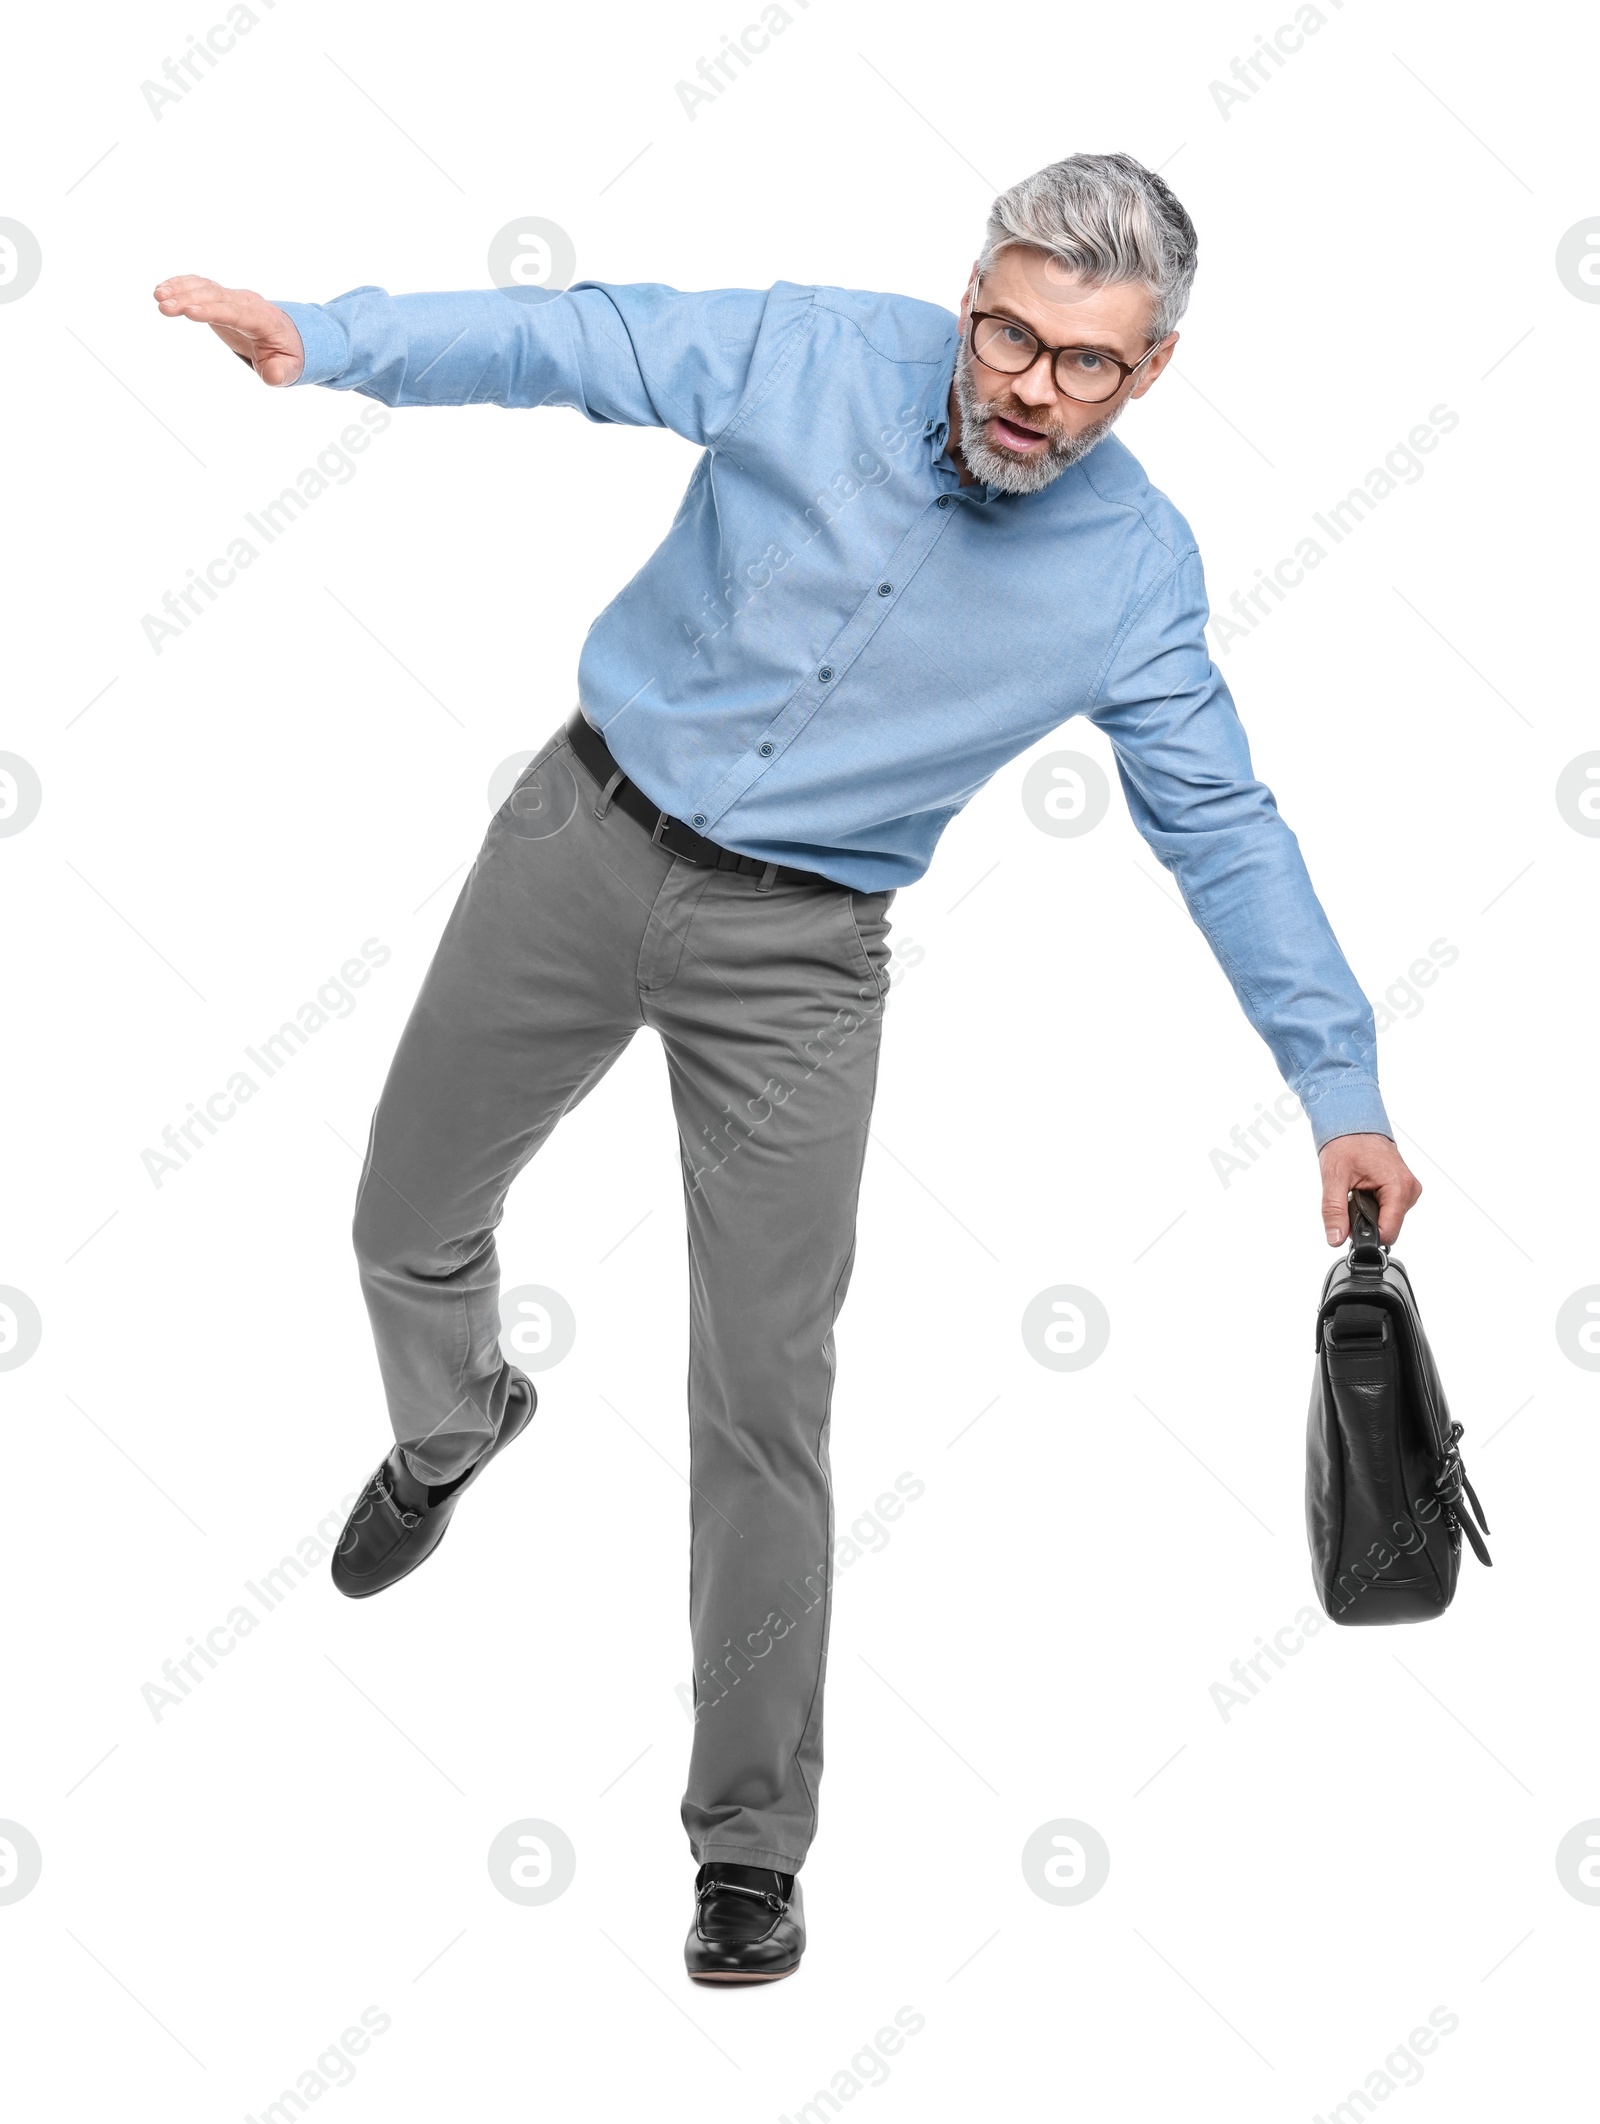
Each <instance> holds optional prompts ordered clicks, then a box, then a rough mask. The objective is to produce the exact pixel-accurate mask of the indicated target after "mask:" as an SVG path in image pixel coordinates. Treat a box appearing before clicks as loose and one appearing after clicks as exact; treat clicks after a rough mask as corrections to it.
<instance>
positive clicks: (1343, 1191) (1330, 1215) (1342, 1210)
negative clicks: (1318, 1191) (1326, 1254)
mask: <svg viewBox="0 0 1600 2124" xmlns="http://www.w3.org/2000/svg"><path fill="white" fill-rule="evenodd" d="M1348 1192H1349V1190H1348V1184H1347V1182H1346V1179H1345V1175H1344V1173H1343V1172H1342V1171H1334V1172H1331V1173H1328V1174H1326V1175H1324V1178H1323V1182H1322V1228H1323V1230H1324V1232H1326V1234H1327V1237H1328V1244H1329V1246H1343V1244H1344V1242H1345V1241H1346V1239H1348V1238H1349V1236H1350V1205H1349V1202H1348V1200H1347V1196H1348Z"/></svg>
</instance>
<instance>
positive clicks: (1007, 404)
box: [962, 358, 1073, 450]
mask: <svg viewBox="0 0 1600 2124" xmlns="http://www.w3.org/2000/svg"><path fill="white" fill-rule="evenodd" d="M963 366H964V373H965V382H966V386H967V389H966V392H965V394H964V395H965V396H967V397H968V398H970V400H971V402H972V403H971V407H970V410H969V409H968V408H966V407H963V409H962V413H963V418H966V419H974V418H975V419H976V420H977V422H978V424H979V426H980V427H987V426H988V425H989V423H990V422H991V421H993V420H997V419H998V420H1009V421H1014V422H1015V424H1016V425H1017V426H1018V427H1019V428H1028V429H1030V430H1031V431H1032V432H1033V433H1034V434H1036V435H1043V436H1044V437H1045V438H1046V439H1047V442H1048V446H1049V447H1050V448H1051V449H1052V450H1059V449H1061V448H1063V447H1070V445H1071V443H1072V440H1073V438H1072V437H1071V435H1069V433H1068V432H1067V430H1066V429H1065V428H1063V427H1060V426H1058V425H1057V423H1056V422H1055V421H1053V420H1048V419H1041V417H1040V415H1039V413H1038V411H1037V410H1036V409H1035V408H1033V407H1030V406H1025V405H1023V404H1022V402H1021V400H1020V399H1017V398H1013V397H1012V395H1011V393H1010V392H1009V391H1002V392H1001V393H1000V395H999V396H998V397H997V398H984V397H982V396H981V395H980V394H979V391H978V388H977V379H976V378H975V377H974V375H973V373H972V364H971V360H970V358H968V359H967V360H966V361H965V362H964V364H963Z"/></svg>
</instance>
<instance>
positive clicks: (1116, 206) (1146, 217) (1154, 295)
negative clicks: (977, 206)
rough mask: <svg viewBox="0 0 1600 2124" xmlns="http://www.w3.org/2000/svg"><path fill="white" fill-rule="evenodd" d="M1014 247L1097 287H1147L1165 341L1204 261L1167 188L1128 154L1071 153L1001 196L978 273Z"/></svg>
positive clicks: (1156, 333) (1156, 328)
mask: <svg viewBox="0 0 1600 2124" xmlns="http://www.w3.org/2000/svg"><path fill="white" fill-rule="evenodd" d="M1012 243H1023V244H1029V245H1032V246H1033V247H1035V248H1036V249H1038V250H1041V251H1045V252H1048V253H1049V255H1050V256H1051V257H1053V258H1055V259H1058V260H1059V261H1060V263H1061V264H1062V265H1063V266H1064V267H1066V268H1067V270H1068V271H1069V272H1071V273H1073V274H1075V275H1077V276H1079V277H1081V278H1082V279H1084V280H1086V281H1089V282H1090V283H1091V284H1093V285H1097V286H1101V287H1109V286H1111V285H1113V284H1115V283H1116V282H1119V281H1129V280H1135V281H1139V282H1142V283H1143V285H1144V286H1145V287H1147V288H1148V289H1149V290H1150V298H1151V302H1152V305H1153V315H1152V318H1151V325H1150V330H1151V334H1152V336H1153V337H1154V338H1155V339H1165V338H1166V336H1167V334H1168V333H1169V332H1170V331H1172V330H1173V329H1174V327H1175V326H1176V324H1177V322H1178V319H1179V318H1180V317H1181V316H1182V315H1183V313H1184V311H1185V310H1186V309H1187V308H1188V307H1189V290H1190V288H1191V286H1192V285H1193V283H1194V269H1195V264H1196V261H1197V259H1198V256H1199V240H1198V238H1197V237H1196V235H1195V232H1194V223H1193V222H1192V221H1191V220H1190V219H1189V217H1188V215H1187V214H1186V213H1185V212H1184V210H1183V208H1182V207H1181V206H1180V205H1179V204H1178V201H1177V198H1176V197H1175V195H1174V194H1173V192H1172V190H1171V188H1170V186H1168V185H1166V184H1163V182H1162V181H1161V179H1160V178H1159V177H1158V176H1157V175H1156V173H1155V171H1154V170H1147V169H1146V168H1145V166H1144V164H1143V163H1142V162H1135V161H1134V159H1133V157H1132V156H1131V155H1069V156H1068V157H1067V158H1066V160H1065V161H1064V162H1052V163H1051V164H1050V165H1049V167H1048V168H1047V169H1043V170H1035V172H1034V173H1033V175H1032V176H1031V177H1024V178H1023V179H1022V182H1021V183H1020V184H1014V185H1013V186H1012V187H1011V189H1010V191H1008V192H1002V193H1001V194H1000V197H999V198H998V199H997V200H996V201H995V203H994V205H993V206H992V207H991V208H990V210H989V226H988V228H987V229H986V231H985V232H984V240H983V251H982V255H981V256H980V257H979V260H978V266H979V270H980V271H987V270H988V268H989V267H990V266H991V265H992V264H993V263H994V260H995V257H996V255H997V254H998V253H999V252H1000V251H1002V250H1003V249H1004V248H1005V247H1006V245H1007V244H1012Z"/></svg>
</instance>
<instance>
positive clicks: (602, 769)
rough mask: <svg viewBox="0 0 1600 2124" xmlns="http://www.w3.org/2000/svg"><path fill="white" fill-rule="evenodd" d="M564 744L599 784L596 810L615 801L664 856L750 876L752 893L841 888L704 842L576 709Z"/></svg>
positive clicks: (811, 873) (827, 880)
mask: <svg viewBox="0 0 1600 2124" xmlns="http://www.w3.org/2000/svg"><path fill="white" fill-rule="evenodd" d="M567 743H568V744H569V745H570V746H571V747H572V749H573V751H574V752H575V753H576V754H577V756H578V758H579V760H580V761H581V763H582V764H583V766H584V767H586V768H587V769H588V771H589V773H590V774H591V775H592V776H593V777H594V779H595V781H596V782H597V783H598V784H599V785H600V802H599V804H597V805H596V807H595V811H596V815H597V816H598V817H601V818H603V817H604V816H605V812H606V809H608V808H609V807H610V806H611V805H612V804H615V805H616V807H617V809H618V810H619V811H625V812H626V813H627V814H628V816H629V818H630V819H637V820H638V822H639V824H640V825H641V826H642V827H643V828H644V829H645V831H646V832H647V833H648V834H649V836H650V838H651V840H652V841H653V842H654V843H655V845H656V846H657V848H664V849H665V850H666V851H667V853H668V855H675V856H681V857H682V858H683V860H684V862H686V863H694V864H697V865H699V867H700V868H701V869H703V870H733V871H737V872H738V874H739V875H740V876H741V877H745V878H756V879H758V880H759V883H758V884H757V886H756V890H757V892H770V891H771V890H772V888H773V886H774V885H826V886H829V887H830V888H831V889H832V890H833V891H834V892H843V891H844V890H845V887H844V886H842V885H840V884H839V883H838V881H837V880H836V879H834V878H825V877H824V876H823V875H822V873H821V872H820V871H817V870H796V869H794V868H793V867H792V866H791V865H790V864H788V863H763V862H762V861H761V859H760V858H759V857H758V856H747V855H739V854H737V853H736V852H735V851H734V850H733V849H731V848H724V847H722V846H721V845H720V843H718V842H716V841H708V840H707V839H706V837H705V835H704V834H703V833H696V832H695V830H694V828H693V827H692V826H686V825H685V824H684V822H683V820H682V819H675V818H674V817H673V816H672V814H671V812H669V811H663V810H662V809H661V807H660V805H659V804H654V803H652V802H651V800H650V799H649V797H647V796H646V795H645V793H644V791H643V790H642V789H641V788H640V787H639V785H638V783H637V782H630V781H629V780H628V778H627V776H626V775H625V774H624V773H623V771H622V769H621V768H620V767H619V766H618V765H617V763H616V761H615V760H614V759H613V758H612V757H611V747H610V746H609V745H608V744H607V743H606V741H605V739H604V738H603V737H602V736H601V735H600V733H599V731H598V730H596V728H595V727H594V725H593V723H591V722H590V721H589V718H588V717H587V716H586V715H585V714H584V712H583V710H582V709H581V708H575V709H574V710H573V712H572V716H571V718H570V720H569V721H568V723H567Z"/></svg>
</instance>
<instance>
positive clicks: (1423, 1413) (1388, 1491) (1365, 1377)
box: [1306, 1190, 1489, 1624]
mask: <svg viewBox="0 0 1600 2124" xmlns="http://www.w3.org/2000/svg"><path fill="white" fill-rule="evenodd" d="M1461 1434H1462V1427H1461V1425H1460V1424H1459V1423H1453V1422H1452V1421H1451V1419H1450V1409H1449V1406H1448V1404H1447V1403H1446V1401H1445V1398H1444V1388H1443V1386H1442V1385H1441V1384H1440V1380H1439V1372H1438V1367H1437V1366H1436V1365H1435V1363H1434V1361H1433V1352H1432V1351H1431V1350H1430V1349H1429V1347H1428V1338H1427V1336H1426V1335H1425V1334H1424V1333H1423V1331H1422V1319H1421V1315H1420V1314H1419V1313H1418V1311H1417V1301H1416V1297H1415V1294H1414V1293H1413V1291H1412V1288H1411V1283H1410V1279H1409V1278H1408V1277H1407V1275H1406V1272H1405V1270H1404V1269H1403V1268H1402V1267H1401V1265H1400V1263H1399V1262H1398V1261H1394V1260H1391V1259H1390V1258H1389V1252H1388V1249H1387V1248H1386V1247H1384V1246H1382V1245H1380V1244H1379V1241H1378V1205H1377V1202H1376V1199H1375V1198H1374V1197H1373V1196H1372V1195H1370V1194H1367V1193H1366V1192H1365V1191H1363V1190H1358V1191H1357V1192H1356V1193H1355V1194H1353V1195H1352V1196H1351V1198H1350V1250H1349V1252H1348V1253H1347V1254H1346V1255H1344V1256H1343V1257H1342V1259H1340V1260H1338V1261H1336V1262H1335V1263H1334V1265H1333V1267H1332V1268H1331V1269H1330V1270H1329V1271H1328V1275H1327V1278H1326V1280H1325V1282H1324V1283H1323V1286H1322V1303H1321V1305H1320V1306H1319V1307H1318V1308H1317V1369H1316V1375H1315V1377H1314V1378H1313V1380H1312V1382H1311V1414H1310V1419H1309V1421H1308V1423H1307V1427H1306V1532H1307V1534H1308V1536H1309V1537H1310V1542H1311V1568H1312V1573H1313V1575H1314V1577H1315V1578H1316V1582H1317V1595H1318V1598H1319V1599H1320V1600H1321V1602H1322V1605H1323V1607H1324V1608H1325V1609H1326V1610H1327V1612H1328V1614H1329V1615H1330V1616H1331V1617H1332V1618H1333V1620H1334V1621H1335V1622H1337V1623H1354V1624H1360V1623H1401V1622H1426V1621H1427V1620H1428V1619H1429V1617H1431V1616H1434V1615H1442V1614H1443V1613H1444V1611H1445V1609H1446V1608H1447V1607H1449V1605H1450V1602H1451V1600H1452V1598H1453V1597H1454V1595H1455V1590H1456V1574H1457V1572H1458V1570H1459V1568H1460V1564H1461V1537H1462V1535H1463V1534H1465V1535H1466V1538H1467V1540H1468V1541H1469V1542H1470V1543H1471V1545H1472V1551H1473V1554H1474V1555H1475V1556H1476V1557H1477V1559H1478V1561H1479V1562H1480V1563H1484V1564H1486V1563H1488V1562H1489V1552H1488V1550H1487V1549H1486V1548H1485V1547H1484V1545H1483V1538H1482V1537H1483V1535H1484V1534H1487V1533H1488V1531H1489V1529H1488V1524H1487V1522H1486V1521H1485V1520H1484V1517H1483V1509H1482V1507H1481V1506H1480V1505H1479V1503H1478V1498H1477V1493H1476V1492H1475V1491H1474V1489H1473V1487H1472V1485H1471V1483H1470V1482H1468V1480H1467V1477H1466V1471H1465V1469H1464V1468H1463V1467H1462V1465H1461V1452H1460V1439H1461Z"/></svg>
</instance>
